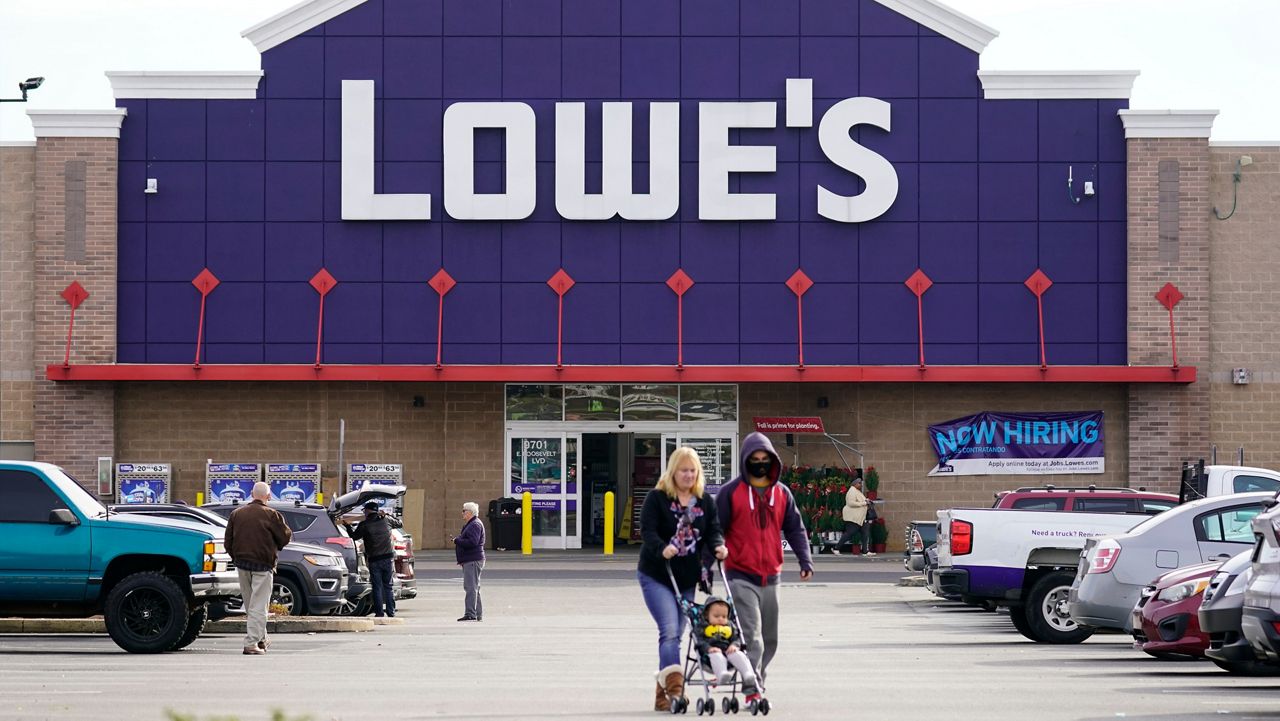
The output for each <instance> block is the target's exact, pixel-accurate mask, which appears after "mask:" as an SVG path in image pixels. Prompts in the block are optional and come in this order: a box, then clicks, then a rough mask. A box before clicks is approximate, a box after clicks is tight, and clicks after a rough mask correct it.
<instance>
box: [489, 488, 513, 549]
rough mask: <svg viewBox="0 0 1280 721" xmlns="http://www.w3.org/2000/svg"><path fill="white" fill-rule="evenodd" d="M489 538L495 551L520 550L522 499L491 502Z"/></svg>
mask: <svg viewBox="0 0 1280 721" xmlns="http://www.w3.org/2000/svg"><path fill="white" fill-rule="evenodd" d="M489 538H491V539H492V540H493V546H492V548H493V550H495V551H514V550H517V549H519V548H520V499H518V498H495V499H494V500H492V501H489Z"/></svg>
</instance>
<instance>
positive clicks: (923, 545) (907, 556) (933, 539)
mask: <svg viewBox="0 0 1280 721" xmlns="http://www.w3.org/2000/svg"><path fill="white" fill-rule="evenodd" d="M905 540H906V544H905V545H904V546H903V548H904V550H903V551H902V565H903V566H905V567H906V569H907V570H908V571H911V572H913V573H920V572H922V571H924V570H925V566H926V565H927V563H928V559H926V558H925V551H927V550H929V547H930V546H932V545H933V544H935V543H937V542H938V521H937V520H936V519H935V520H932V521H912V522H911V523H908V524H907V529H906V539H905Z"/></svg>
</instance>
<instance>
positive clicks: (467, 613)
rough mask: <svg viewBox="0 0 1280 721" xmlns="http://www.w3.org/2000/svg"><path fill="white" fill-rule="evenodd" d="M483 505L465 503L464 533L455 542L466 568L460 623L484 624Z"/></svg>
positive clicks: (454, 548) (459, 557)
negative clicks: (481, 514)
mask: <svg viewBox="0 0 1280 721" xmlns="http://www.w3.org/2000/svg"><path fill="white" fill-rule="evenodd" d="M479 513H480V506H478V505H476V504H475V503H473V502H471V501H467V502H466V503H464V504H462V530H461V531H459V532H458V535H456V536H450V537H449V540H450V541H453V551H454V555H455V556H456V557H457V559H458V565H459V566H462V588H463V590H464V591H466V600H465V607H464V610H463V613H462V618H459V619H458V620H459V621H483V620H484V602H483V601H481V600H480V572H481V571H483V570H484V524H483V523H481V522H480V519H479V518H478V517H477V516H478V515H479Z"/></svg>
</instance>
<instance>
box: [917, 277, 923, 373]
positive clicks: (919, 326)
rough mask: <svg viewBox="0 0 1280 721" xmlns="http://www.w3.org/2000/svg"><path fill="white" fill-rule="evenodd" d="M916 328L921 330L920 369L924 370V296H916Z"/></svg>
mask: <svg viewBox="0 0 1280 721" xmlns="http://www.w3.org/2000/svg"><path fill="white" fill-rule="evenodd" d="M916 329H917V330H918V331H919V332H920V370H924V296H923V295H917V296H916Z"/></svg>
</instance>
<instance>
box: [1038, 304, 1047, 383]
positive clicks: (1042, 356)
mask: <svg viewBox="0 0 1280 721" xmlns="http://www.w3.org/2000/svg"><path fill="white" fill-rule="evenodd" d="M1036 314H1037V315H1038V316H1039V318H1040V370H1045V369H1047V368H1048V367H1049V363H1048V359H1047V358H1046V357H1045V354H1044V297H1043V296H1041V295H1037V296H1036Z"/></svg>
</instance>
